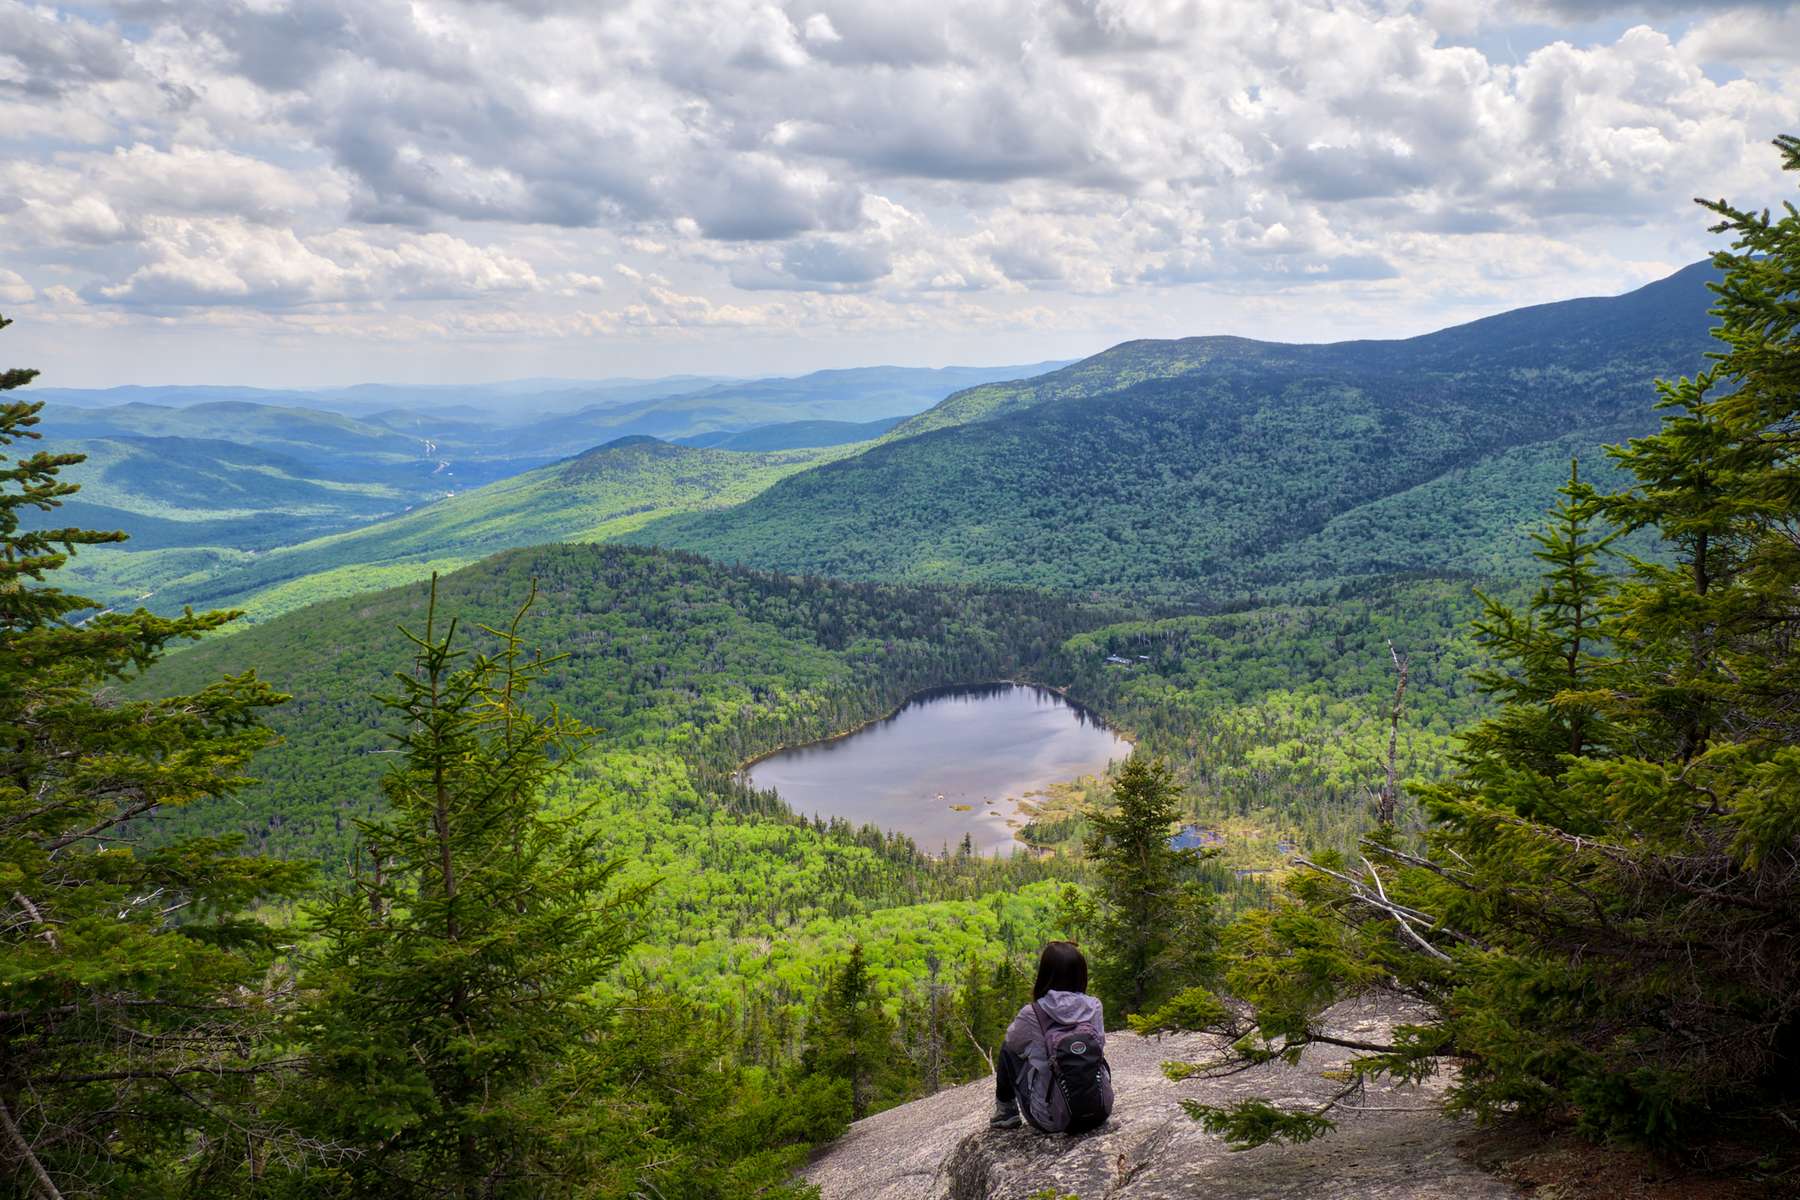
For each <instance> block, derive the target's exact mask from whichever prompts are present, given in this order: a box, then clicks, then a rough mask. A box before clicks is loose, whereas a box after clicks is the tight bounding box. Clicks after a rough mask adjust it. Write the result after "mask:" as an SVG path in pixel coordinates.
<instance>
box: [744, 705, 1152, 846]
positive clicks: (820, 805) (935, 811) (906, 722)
mask: <svg viewBox="0 0 1800 1200" xmlns="http://www.w3.org/2000/svg"><path fill="white" fill-rule="evenodd" d="M1069 691H1070V689H1069V688H1068V687H1066V686H1063V687H1059V686H1056V685H1054V684H1047V683H1041V682H1038V681H1036V680H1032V679H1020V678H1005V679H993V678H989V679H983V680H978V681H971V682H958V683H951V684H940V685H937V686H934V687H929V688H921V689H919V690H918V691H915V692H912V693H910V694H908V695H907V696H906V697H905V698H904V699H902V700H900V701H899V702H898V703H896V704H895V705H893V706H892V707H890V708H887V709H886V710H885V711H883V712H882V713H880V714H879V715H876V716H873V717H871V718H869V719H867V720H864V721H860V722H858V723H856V724H855V725H853V726H851V727H848V728H845V729H842V730H839V731H837V732H834V733H832V734H830V735H828V736H825V737H814V738H810V739H808V740H806V741H801V742H791V741H790V742H784V743H783V744H781V745H778V746H774V747H771V748H770V749H768V750H765V751H764V752H762V753H760V754H757V755H755V756H754V757H751V758H748V759H745V760H744V761H743V762H742V763H741V764H740V765H739V766H738V768H737V771H736V778H737V779H738V781H739V783H740V784H742V785H743V786H746V787H749V788H752V789H754V790H756V791H758V792H760V793H770V794H773V795H774V796H775V797H777V798H778V799H779V800H780V801H781V803H782V804H783V805H784V806H785V807H786V808H788V809H789V810H790V811H792V812H794V813H795V814H797V815H804V816H819V817H830V818H832V819H834V820H838V819H841V820H844V821H848V822H850V823H851V824H852V825H854V826H865V825H872V826H874V827H876V828H879V829H882V830H885V831H888V832H890V833H896V834H900V835H902V836H905V837H907V838H909V839H911V840H912V841H913V843H914V844H915V845H918V846H919V847H920V848H921V849H922V850H923V851H924V852H925V853H928V854H935V853H937V852H936V851H935V850H930V849H926V848H927V847H931V846H936V845H938V844H939V843H940V841H941V842H942V843H943V845H944V847H945V848H946V851H947V850H948V848H950V847H952V846H954V845H955V844H957V843H958V842H968V841H969V840H970V839H971V838H973V839H974V840H975V842H976V844H977V845H978V846H979V849H980V852H981V853H982V854H984V855H986V854H998V853H1004V852H1005V851H1007V850H1009V849H1010V850H1013V851H1015V852H1016V851H1018V850H1021V849H1024V850H1027V851H1030V850H1031V849H1032V847H1030V846H1029V845H1028V844H1027V843H1024V842H1022V841H1021V840H1020V838H1019V836H1018V835H1019V830H1020V829H1021V828H1023V826H1024V825H1025V824H1026V823H1027V822H1028V821H1029V819H1030V817H1031V811H1032V809H1031V798H1032V797H1034V796H1036V795H1039V794H1040V793H1041V792H1042V790H1043V789H1044V788H1046V787H1049V786H1052V785H1055V784H1060V783H1066V782H1073V781H1076V780H1080V779H1086V778H1090V777H1095V776H1101V775H1104V773H1105V772H1106V771H1107V770H1108V769H1109V768H1110V767H1112V766H1114V765H1116V764H1117V763H1118V762H1120V761H1123V760H1124V759H1126V758H1128V757H1130V755H1131V754H1132V753H1133V752H1134V751H1135V750H1136V744H1135V742H1134V741H1133V739H1131V738H1130V737H1128V736H1126V735H1124V734H1123V733H1122V732H1121V731H1119V730H1116V729H1114V728H1113V727H1112V726H1111V725H1110V724H1109V723H1108V722H1107V721H1106V720H1105V719H1104V718H1103V717H1102V716H1101V715H1100V714H1099V713H1098V712H1096V711H1094V710H1092V709H1090V708H1088V707H1087V706H1086V705H1084V704H1082V703H1080V702H1079V701H1076V700H1074V699H1071V698H1070V695H1069ZM858 738H860V739H864V740H863V741H861V742H859V744H858V746H857V747H856V748H850V749H847V748H846V747H845V743H847V742H849V741H851V740H852V739H858ZM759 776H760V778H759ZM946 810H947V811H946Z"/></svg>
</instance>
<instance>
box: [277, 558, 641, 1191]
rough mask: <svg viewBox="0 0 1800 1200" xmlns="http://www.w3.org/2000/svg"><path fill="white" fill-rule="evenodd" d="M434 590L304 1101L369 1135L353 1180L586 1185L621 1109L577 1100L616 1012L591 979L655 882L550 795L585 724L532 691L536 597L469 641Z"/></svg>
mask: <svg viewBox="0 0 1800 1200" xmlns="http://www.w3.org/2000/svg"><path fill="white" fill-rule="evenodd" d="M435 593H436V581H435V580H434V581H433V596H432V601H431V603H430V604H429V606H428V607H427V609H426V617H425V632H424V634H423V635H422V636H416V635H412V634H408V635H407V636H408V637H409V638H410V639H411V640H412V641H413V642H414V643H415V645H416V648H417V654H416V656H415V658H414V669H413V671H412V672H411V673H410V674H408V673H402V674H399V675H397V676H396V677H395V679H396V682H397V683H398V685H399V688H400V691H399V694H398V695H397V696H394V697H390V698H386V699H384V700H383V701H382V703H383V704H384V705H385V706H386V707H387V709H388V710H389V711H390V712H392V713H393V714H394V715H395V716H396V717H397V718H398V720H399V721H400V722H401V723H402V728H401V730H400V731H399V732H397V733H395V734H394V735H392V736H393V737H394V740H395V741H396V742H397V743H398V753H399V756H400V757H399V758H398V760H397V761H396V762H395V763H394V765H393V766H391V767H390V768H389V769H388V771H387V773H386V774H385V775H384V776H383V778H382V791H383V793H384V794H385V796H386V799H387V813H386V815H385V816H384V817H382V818H380V819H375V820H365V821H361V822H359V823H358V830H359V833H360V835H361V846H360V849H361V851H362V853H363V854H364V856H366V861H367V866H366V868H365V870H363V871H362V872H360V873H359V874H358V875H357V876H356V877H355V878H353V879H352V880H351V881H350V882H349V884H348V885H347V886H345V887H343V888H342V889H340V890H339V891H338V892H337V893H336V894H335V896H334V897H333V898H332V899H331V901H330V902H329V903H327V904H326V905H325V906H324V907H323V908H322V909H321V910H320V911H319V913H318V918H317V929H316V936H317V938H318V939H319V946H318V948H317V949H316V950H315V951H313V952H312V953H310V954H309V955H308V956H307V957H306V960H305V961H304V962H303V964H302V968H301V981H302V985H303V987H304V988H305V990H306V998H305V1000H304V1003H303V1009H302V1012H301V1013H300V1015H299V1017H298V1033H299V1036H301V1037H302V1038H303V1039H304V1040H305V1041H306V1043H307V1044H308V1045H309V1046H310V1048H311V1061H310V1064H309V1069H308V1076H309V1081H310V1083H311V1084H312V1087H311V1088H310V1089H309V1090H308V1091H307V1092H306V1093H305V1094H304V1096H303V1097H302V1099H301V1103H302V1105H303V1108H304V1111H305V1112H307V1113H311V1114H316V1116H317V1119H318V1122H319V1126H320V1132H321V1135H322V1138H323V1140H327V1141H331V1142H342V1143H345V1144H348V1145H350V1146H353V1147H355V1148H356V1149H357V1151H358V1152H357V1153H355V1154H354V1155H351V1156H349V1157H348V1158H346V1159H345V1161H344V1163H343V1164H342V1166H341V1167H339V1168H338V1170H339V1172H340V1173H341V1174H342V1175H343V1176H344V1179H345V1185H346V1188H347V1191H348V1194H354V1195H373V1194H381V1195H387V1196H396V1195H398V1196H412V1195H417V1196H454V1197H459V1198H460V1197H475V1196H480V1197H492V1198H495V1200H501V1198H503V1197H508V1196H517V1197H539V1196H559V1195H560V1196H577V1195H584V1194H588V1189H589V1176H590V1175H591V1174H592V1172H593V1169H594V1166H595V1164H596V1163H597V1162H598V1161H600V1160H601V1158H602V1157H603V1155H602V1151H601V1147H602V1143H603V1134H604V1125H605V1115H604V1114H605V1110H604V1107H603V1106H602V1105H600V1104H597V1103H595V1102H594V1101H593V1100H588V1101H586V1102H582V1101H581V1100H579V1099H575V1102H573V1103H572V1102H571V1100H572V1098H579V1097H582V1096H584V1095H586V1094H587V1093H588V1088H589V1087H590V1086H591V1078H592V1076H593V1075H594V1074H595V1073H596V1072H595V1070H594V1067H593V1065H592V1063H591V1057H592V1054H593V1052H594V1050H593V1048H594V1045H595V1043H596V1042H597V1041H599V1040H601V1039H602V1038H603V1037H604V1036H605V1034H606V1033H607V1019H606V1013H605V1010H604V1009H603V1008H602V1007H601V1006H600V1005H599V1004H597V1003H596V1001H595V999H594V997H593V994H592V993H593V989H594V988H595V987H596V985H598V984H599V983H600V982H601V981H602V980H603V979H605V978H606V977H607V976H608V974H609V973H610V972H611V970H612V968H613V967H614V966H616V965H617V964H618V962H619V961H620V959H621V957H622V956H623V954H624V951H625V949H626V947H627V945H628V944H629V941H630V939H631V937H632V930H631V926H630V924H629V920H628V919H629V915H630V911H631V909H632V908H634V907H635V906H636V905H637V904H638V903H639V902H640V901H641V899H642V895H643V889H641V888H639V889H632V890H626V891H620V890H617V889H615V888H614V887H613V884H614V877H615V875H616V874H617V869H618V864H617V863H616V862H615V861H609V860H608V859H607V858H606V857H605V856H604V855H603V854H602V853H601V852H600V850H599V847H598V846H597V844H596V841H597V832H596V830H595V829H594V828H593V827H592V826H591V825H590V824H589V823H588V822H586V821H585V820H584V817H585V815H586V814H584V813H583V812H581V811H579V810H576V811H573V812H568V813H559V814H554V815H553V814H550V813H548V812H546V811H545V810H544V808H543V804H542V797H541V795H540V793H541V789H542V787H543V785H544V783H545V782H546V781H547V779H548V778H549V776H550V775H551V774H552V773H553V772H555V771H556V770H558V769H559V768H560V767H561V766H562V765H564V764H566V763H567V761H568V757H567V756H568V755H569V754H570V753H571V752H572V751H573V750H574V749H575V748H576V747H577V745H578V744H579V742H580V741H581V740H582V739H584V738H585V737H586V736H587V735H588V734H589V732H590V731H589V730H587V729H586V728H585V727H583V726H582V725H580V724H579V723H578V722H575V721H572V720H570V719H568V718H566V717H564V716H563V715H561V714H560V713H559V712H558V711H557V710H556V709H555V708H554V707H552V708H551V709H550V711H549V713H548V714H547V715H543V716H539V715H536V714H533V713H531V712H530V711H528V710H527V709H526V708H525V707H524V700H525V696H526V693H527V691H528V690H529V688H530V687H531V685H532V684H533V683H535V682H536V681H538V680H540V679H542V678H543V677H544V676H545V675H546V673H548V672H549V671H551V670H553V669H554V668H555V667H556V665H557V660H556V659H546V658H542V657H534V658H528V657H527V656H526V654H525V651H524V649H523V646H522V644H521V640H520V637H519V634H518V628H519V624H520V622H521V621H522V620H523V618H524V616H525V613H526V612H527V611H528V610H529V608H530V601H529V600H528V601H527V602H526V605H525V607H524V608H521V609H520V611H519V613H518V615H517V616H516V617H515V618H514V620H513V622H512V623H511V625H509V626H507V627H504V628H502V629H498V630H496V629H488V630H487V632H488V633H489V634H490V635H491V636H493V637H495V638H497V639H498V643H499V649H498V652H497V653H496V654H494V655H492V656H488V655H484V654H477V655H475V656H474V657H473V658H472V659H468V661H466V662H464V661H461V660H463V659H465V658H466V653H465V652H464V651H462V650H461V649H458V648H456V647H455V645H454V642H455V636H456V624H457V623H456V622H455V621H451V622H449V627H448V628H447V629H445V630H444V632H443V633H441V634H439V633H438V632H437V625H436V620H437V616H436V609H437V605H436V595H435ZM322 1170H323V1168H315V1169H314V1174H315V1175H316V1174H318V1173H319V1172H320V1171H322ZM315 1186H319V1185H318V1184H315Z"/></svg>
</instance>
